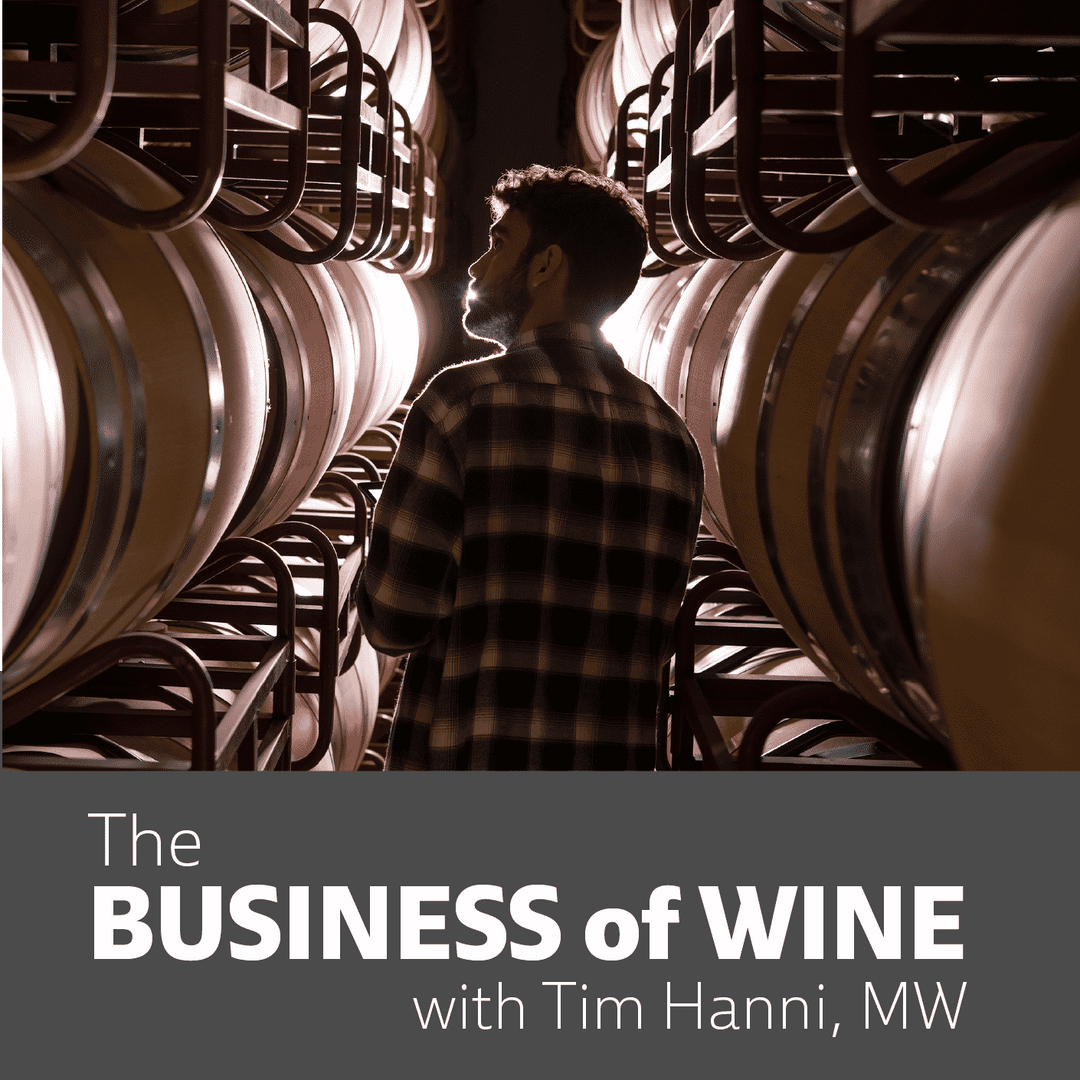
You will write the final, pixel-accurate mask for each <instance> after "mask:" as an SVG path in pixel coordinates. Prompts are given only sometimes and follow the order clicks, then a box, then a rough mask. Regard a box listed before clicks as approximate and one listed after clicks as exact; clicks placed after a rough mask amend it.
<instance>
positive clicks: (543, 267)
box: [528, 244, 568, 289]
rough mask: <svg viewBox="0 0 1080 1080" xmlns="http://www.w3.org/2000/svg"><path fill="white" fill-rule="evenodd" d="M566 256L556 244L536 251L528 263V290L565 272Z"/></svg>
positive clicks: (566, 265)
mask: <svg viewBox="0 0 1080 1080" xmlns="http://www.w3.org/2000/svg"><path fill="white" fill-rule="evenodd" d="M567 267H568V264H567V261H566V255H565V253H564V252H563V249H562V248H561V247H559V245H558V244H549V245H548V246H547V247H546V248H544V250H543V251H538V252H537V253H536V254H535V255H534V256H533V257H532V259H531V261H530V262H529V278H528V284H529V288H530V289H536V288H539V287H540V286H541V285H544V284H547V283H549V282H552V281H554V280H555V279H556V278H558V277H559V276H560V275H561V274H565V273H566V271H567Z"/></svg>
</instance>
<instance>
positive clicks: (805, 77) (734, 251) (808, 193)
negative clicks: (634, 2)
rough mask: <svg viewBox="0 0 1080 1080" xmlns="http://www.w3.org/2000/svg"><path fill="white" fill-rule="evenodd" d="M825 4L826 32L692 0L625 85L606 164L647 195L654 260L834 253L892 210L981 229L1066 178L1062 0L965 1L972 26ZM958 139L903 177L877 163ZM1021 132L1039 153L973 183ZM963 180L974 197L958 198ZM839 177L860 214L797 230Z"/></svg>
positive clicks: (1072, 59) (1072, 99) (1070, 170)
mask: <svg viewBox="0 0 1080 1080" xmlns="http://www.w3.org/2000/svg"><path fill="white" fill-rule="evenodd" d="M829 3H830V5H831V6H832V7H833V8H835V9H836V13H835V16H834V20H835V21H834V24H833V25H834V26H835V31H834V32H833V33H831V34H830V32H829V30H828V25H829V24H824V29H823V28H822V27H821V26H818V27H815V28H813V30H811V29H807V27H806V26H804V25H800V24H799V23H797V22H795V21H792V20H791V19H788V18H785V16H784V15H783V14H781V13H780V12H779V11H777V10H774V6H766V5H765V3H764V0H723V2H721V3H715V2H710V0H692V2H691V4H690V8H689V11H688V12H687V14H686V16H685V17H684V18H683V20H682V22H681V23H680V25H679V29H678V37H677V41H676V46H675V49H674V51H673V52H672V53H671V54H669V56H668V57H666V58H665V59H664V60H663V61H661V63H660V64H659V65H658V66H657V67H656V68H655V69H654V71H653V72H652V78H651V80H650V82H649V83H648V84H647V85H645V86H640V87H637V88H635V89H633V90H631V91H630V92H629V93H628V94H627V96H626V97H625V98H624V100H623V102H622V103H621V106H620V111H619V118H618V122H617V124H616V126H615V127H614V128H613V130H612V135H611V141H610V143H609V156H608V172H609V173H610V174H611V175H613V176H615V177H616V178H618V179H621V180H623V181H624V182H625V183H627V184H628V186H629V187H630V188H631V190H633V191H635V192H636V193H637V194H638V195H639V197H640V198H641V200H642V202H643V204H644V206H645V212H646V217H647V218H648V220H649V226H650V245H651V250H652V256H653V260H654V263H653V266H652V268H651V269H652V272H654V273H659V272H663V268H664V267H665V266H666V267H676V266H681V265H687V264H688V263H693V262H698V261H700V260H701V259H707V258H724V259H730V260H735V261H742V260H753V259H760V258H764V257H766V256H768V255H770V254H772V253H773V252H775V251H777V250H781V249H782V250H789V251H798V252H831V251H840V250H843V249H845V248H848V247H851V246H853V245H854V244H856V243H858V242H859V241H861V240H863V239H866V238H867V237H869V236H871V235H873V234H874V233H875V232H877V231H879V230H880V229H882V228H884V227H885V226H886V225H887V224H889V223H890V222H892V221H900V222H905V223H909V224H912V225H916V226H920V227H923V228H932V229H940V228H946V227H961V226H969V225H974V224H980V223H982V222H985V221H988V220H991V219H993V218H996V217H1000V216H1002V215H1004V214H1006V213H1008V212H1009V211H1010V210H1012V209H1014V208H1015V207H1017V206H1018V205H1021V204H1023V203H1026V202H1029V201H1031V200H1032V199H1035V198H1038V197H1039V196H1040V195H1045V194H1047V193H1049V192H1051V191H1053V190H1054V189H1056V188H1058V187H1060V186H1061V185H1062V184H1063V183H1064V182H1065V181H1066V180H1067V179H1068V178H1069V177H1070V176H1072V175H1075V172H1076V169H1077V167H1078V165H1080V135H1078V130H1080V120H1078V117H1080V83H1078V82H1077V81H1076V77H1075V76H1076V71H1077V48H1078V46H1080V31H1078V27H1077V24H1076V15H1075V11H1072V10H1069V5H1068V4H1067V3H1066V4H1061V3H1049V4H1040V5H1038V6H1037V14H1034V13H1032V12H1029V11H1028V10H1027V9H1025V8H1023V7H1022V6H1018V5H1016V4H1014V3H1011V2H1009V0H993V2H988V3H986V4H982V5H980V10H979V19H978V24H979V25H980V26H986V27H989V28H990V29H988V30H987V31H986V32H983V33H980V34H978V35H972V33H971V30H970V27H971V20H970V19H969V18H967V16H966V15H965V10H966V9H965V8H964V5H959V6H952V7H953V8H955V10H952V11H950V10H949V8H950V6H949V5H940V4H934V3H931V2H929V0H888V2H884V3H879V2H876V0H869V2H868V0H843V2H841V0H829ZM791 7H793V8H797V5H791ZM816 7H817V8H818V9H821V8H822V7H823V5H821V4H818V5H816ZM841 15H842V18H841ZM819 17H820V16H819ZM1016 42H1020V44H1016ZM1006 121H1012V122H1006ZM969 141H970V142H971V145H970V146H969V147H967V148H966V149H965V150H964V151H963V152H962V153H960V154H958V155H956V156H954V157H952V158H950V159H949V161H948V163H947V164H946V165H944V166H942V167H941V168H939V169H936V170H933V171H932V172H931V173H929V174H928V175H926V176H924V177H922V178H920V179H919V181H917V182H914V183H912V184H909V185H904V184H900V183H898V182H897V181H895V180H894V179H892V177H890V175H889V173H888V171H887V170H888V169H889V168H890V167H891V166H893V165H896V164H899V163H900V162H903V161H907V160H909V159H911V158H913V157H916V156H918V155H920V154H924V153H926V152H928V151H930V150H932V149H935V148H937V147H942V146H947V145H950V144H953V143H958V142H969ZM1029 145H1037V146H1039V147H1040V152H1039V153H1038V154H1036V155H1034V156H1033V157H1028V158H1026V159H1025V160H1024V162H1023V164H1022V165H1018V166H1017V168H1016V169H1015V171H1014V172H1013V173H1012V174H1011V175H1009V176H1007V177H1006V178H1005V179H1004V180H1000V181H997V182H995V184H994V187H993V189H992V190H990V191H986V190H983V191H980V190H977V187H978V185H977V180H978V177H979V176H980V174H981V173H982V172H983V171H984V170H985V169H987V167H988V166H989V165H991V164H992V163H994V162H997V161H999V160H1000V159H1002V158H1004V157H1005V156H1006V155H1007V154H1009V153H1010V152H1012V151H1014V150H1016V149H1017V148H1018V147H1021V146H1029ZM964 183H967V184H968V185H969V186H974V187H975V188H976V190H975V192H974V193H971V194H965V195H962V196H961V195H958V194H956V192H957V189H958V188H959V186H960V185H961V184H964ZM852 186H857V187H858V188H859V189H860V190H861V191H862V192H863V193H864V194H865V195H866V196H867V198H868V200H869V202H870V203H871V206H870V207H869V208H868V209H867V210H866V211H865V212H863V213H862V214H860V215H858V216H857V217H855V218H854V219H853V220H852V221H850V222H847V223H845V224H844V225H843V226H841V227H838V228H835V229H831V230H827V231H824V232H819V231H814V230H808V229H807V228H806V225H807V224H808V222H809V221H811V220H812V219H813V218H814V217H816V216H817V214H818V213H820V211H821V210H822V209H824V207H825V206H827V205H828V204H829V203H831V202H832V201H834V200H835V199H836V198H838V197H839V196H840V195H842V194H844V193H845V192H846V191H848V190H851V188H852Z"/></svg>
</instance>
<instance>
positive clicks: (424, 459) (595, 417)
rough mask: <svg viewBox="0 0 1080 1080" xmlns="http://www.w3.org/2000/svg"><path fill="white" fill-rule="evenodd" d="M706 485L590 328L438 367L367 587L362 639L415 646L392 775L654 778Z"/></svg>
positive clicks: (558, 331) (690, 453)
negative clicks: (665, 691) (515, 772)
mask: <svg viewBox="0 0 1080 1080" xmlns="http://www.w3.org/2000/svg"><path fill="white" fill-rule="evenodd" d="M701 489H702V478H701V462H700V458H699V456H698V453H697V449H696V447H695V446H694V444H693V441H692V440H691V438H690V436H689V435H688V434H687V432H686V429H685V427H684V426H683V425H682V423H681V421H680V420H679V419H678V418H677V417H676V416H675V414H674V413H673V412H672V411H671V409H670V408H669V407H668V406H667V405H666V404H665V403H664V402H663V401H662V400H661V399H660V398H659V396H658V395H657V394H656V393H655V392H654V391H653V390H652V388H651V387H648V386H647V385H646V384H644V383H642V382H641V381H640V380H638V379H636V378H635V377H634V376H632V375H630V374H629V373H628V372H627V371H626V370H625V368H624V367H623V366H622V364H621V362H620V361H619V359H618V357H617V356H616V354H615V353H614V352H613V351H612V350H611V349H610V348H608V347H607V346H606V345H604V344H603V343H599V342H597V341H596V340H595V339H594V337H593V335H592V333H591V332H590V331H589V330H588V328H587V327H579V326H576V325H575V326H574V327H572V328H571V327H570V326H567V325H563V326H559V327H545V328H543V330H541V331H538V332H536V333H531V334H526V335H523V336H522V338H521V339H519V341H518V342H516V343H515V346H514V347H513V348H512V349H511V350H510V351H509V352H508V353H507V354H506V355H504V356H500V357H495V358H492V359H489V360H484V361H477V362H474V363H471V364H464V365H461V366H460V367H457V368H452V369H449V370H448V371H445V372H443V373H442V374H440V375H439V376H438V377H437V378H436V379H435V380H434V381H433V383H432V384H431V386H429V388H428V390H427V391H425V393H424V394H423V395H422V396H421V398H420V399H419V400H418V401H417V402H416V404H415V405H414V406H413V408H412V410H411V411H410V415H409V419H408V421H407V423H406V430H405V434H404V435H403V438H402V445H401V449H400V451H399V453H398V457H397V459H396V461H395V469H394V471H393V472H392V473H391V477H390V478H389V479H388V481H387V486H386V489H385V490H384V492H383V496H382V498H381V500H380V503H379V508H378V511H377V515H376V522H375V527H374V529H373V533H372V542H371V552H370V555H369V559H368V565H367V568H366V569H365V573H364V579H363V586H364V587H363V589H362V594H361V612H362V615H363V621H364V626H365V629H366V630H367V632H368V634H369V637H370V638H371V641H372V643H373V644H374V645H375V647H376V648H381V649H382V650H383V651H389V652H407V651H411V652H412V656H411V657H410V660H409V662H408V668H407V671H406V674H405V679H404V684H403V688H402V694H401V698H400V700H399V703H398V712H397V717H396V720H395V726H394V731H393V735H392V739H391V746H390V761H389V767H391V768H433V769H438V768H443V769H447V768H449V769H649V768H652V766H653V759H654V736H655V722H656V712H657V706H658V703H659V693H660V689H661V687H660V674H661V669H662V667H663V664H664V663H665V661H666V659H667V656H668V653H669V651H670V643H671V634H672V627H673V624H674V620H675V616H676V614H677V613H678V608H679V604H680V602H681V599H682V593H683V591H684V589H685V584H686V576H687V570H688V567H689V562H690V558H691V556H692V553H693V546H694V539H695V536H696V533H697V525H698V520H699V516H700V503H701Z"/></svg>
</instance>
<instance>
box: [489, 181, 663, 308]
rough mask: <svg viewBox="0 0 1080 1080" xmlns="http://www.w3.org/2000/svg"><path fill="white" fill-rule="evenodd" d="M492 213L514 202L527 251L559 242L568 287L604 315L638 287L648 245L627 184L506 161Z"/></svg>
mask: <svg viewBox="0 0 1080 1080" xmlns="http://www.w3.org/2000/svg"><path fill="white" fill-rule="evenodd" d="M488 206H489V207H490V209H491V216H492V218H493V220H498V219H499V218H500V217H502V215H503V214H505V213H506V212H507V211H508V210H517V211H519V212H520V213H521V214H523V215H524V216H525V219H526V220H527V221H528V223H529V228H530V230H531V235H530V237H529V245H528V247H527V249H526V250H525V253H524V255H523V258H524V259H526V260H528V259H531V258H532V257H533V255H535V254H536V253H537V252H538V251H543V250H544V248H546V247H548V246H549V245H551V244H557V245H558V246H559V247H560V248H562V250H563V253H564V254H565V255H566V258H567V262H568V265H569V280H568V282H567V294H568V296H569V297H571V298H572V299H573V300H574V301H576V302H577V303H578V304H579V305H580V307H581V309H582V311H583V312H584V313H585V314H586V315H587V316H588V317H590V318H594V319H596V320H599V319H602V318H603V317H604V316H605V315H607V314H609V313H610V312H612V311H614V310H615V309H616V308H617V307H619V306H620V305H621V304H622V302H623V301H624V300H625V299H626V298H627V297H628V296H629V295H630V294H631V293H632V292H633V291H634V286H635V285H636V284H637V280H638V276H639V275H640V273H641V264H642V263H643V262H644V261H645V255H646V253H647V251H648V239H647V232H646V228H647V226H646V222H645V214H644V212H643V211H642V209H641V206H640V204H639V203H638V201H637V200H636V199H635V198H634V197H633V196H632V195H631V194H630V192H629V191H627V190H626V188H625V187H624V186H623V185H622V184H620V183H617V182H616V181H615V180H612V179H610V178H609V177H607V176H597V175H595V174H593V173H587V172H585V170H584V169H579V168H576V167H575V166H572V165H567V166H564V167H563V168H560V169H552V168H548V167H547V166H544V165H531V166H529V168H527V169H509V170H507V171H506V172H504V173H503V175H502V176H501V177H499V180H498V182H497V183H496V185H495V189H494V191H492V193H491V195H490V196H489V197H488Z"/></svg>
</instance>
